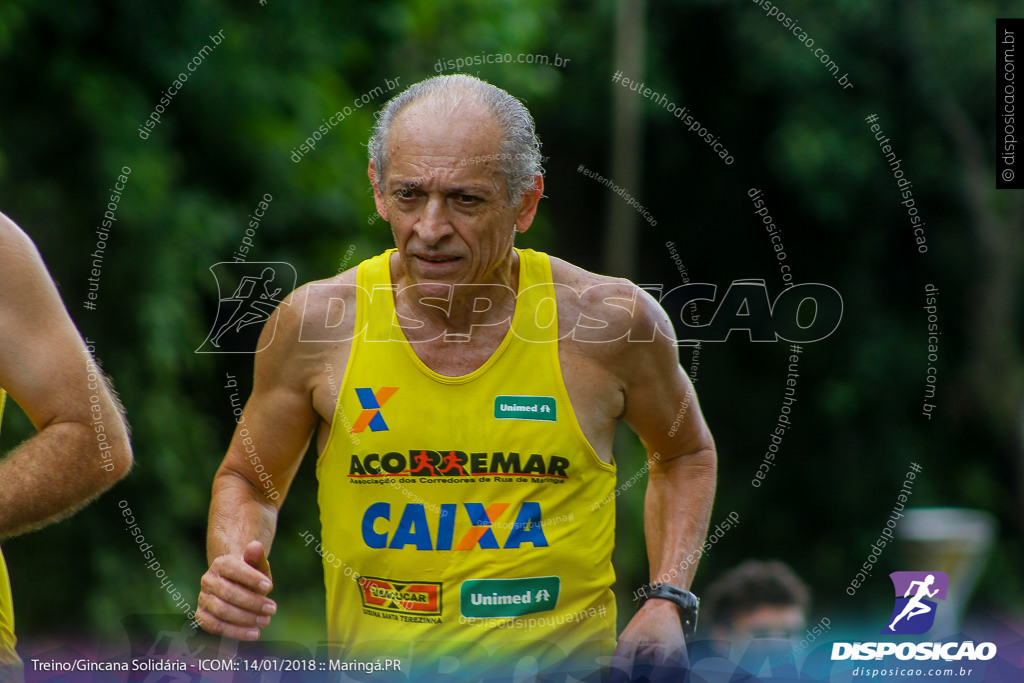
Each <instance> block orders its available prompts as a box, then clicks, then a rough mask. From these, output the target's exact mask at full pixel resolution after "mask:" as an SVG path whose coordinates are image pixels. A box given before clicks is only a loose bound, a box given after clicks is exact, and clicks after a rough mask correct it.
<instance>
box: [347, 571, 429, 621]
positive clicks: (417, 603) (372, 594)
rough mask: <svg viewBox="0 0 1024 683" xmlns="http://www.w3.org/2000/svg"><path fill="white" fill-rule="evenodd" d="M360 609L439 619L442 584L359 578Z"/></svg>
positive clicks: (372, 577) (367, 577)
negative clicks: (361, 603) (361, 602)
mask: <svg viewBox="0 0 1024 683" xmlns="http://www.w3.org/2000/svg"><path fill="white" fill-rule="evenodd" d="M359 588H360V589H361V591H362V597H363V607H364V608H366V609H369V610H375V611H380V612H392V613H394V614H409V615H414V616H421V617H422V616H440V614H441V584H440V583H437V582H433V581H398V580H396V579H382V578H379V577H375V576H361V577H359Z"/></svg>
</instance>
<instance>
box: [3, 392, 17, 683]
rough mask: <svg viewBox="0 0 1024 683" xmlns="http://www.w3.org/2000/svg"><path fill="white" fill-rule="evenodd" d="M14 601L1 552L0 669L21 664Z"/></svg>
mask: <svg viewBox="0 0 1024 683" xmlns="http://www.w3.org/2000/svg"><path fill="white" fill-rule="evenodd" d="M6 400H7V392H5V391H4V390H3V389H0V420H2V419H3V415H4V402H5V401H6ZM15 642H16V640H15V638H14V600H13V599H12V598H11V581H10V579H9V578H8V577H7V564H6V563H5V562H4V555H3V553H2V552H0V667H3V666H5V665H7V664H13V663H15V662H20V661H21V660H20V659H19V658H18V653H17V652H15V650H14V644H15Z"/></svg>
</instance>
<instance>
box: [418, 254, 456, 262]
mask: <svg viewBox="0 0 1024 683" xmlns="http://www.w3.org/2000/svg"><path fill="white" fill-rule="evenodd" d="M416 258H418V259H420V260H421V261H426V262H427V263H450V262H452V261H458V260H459V257H458V256H443V255H440V254H416Z"/></svg>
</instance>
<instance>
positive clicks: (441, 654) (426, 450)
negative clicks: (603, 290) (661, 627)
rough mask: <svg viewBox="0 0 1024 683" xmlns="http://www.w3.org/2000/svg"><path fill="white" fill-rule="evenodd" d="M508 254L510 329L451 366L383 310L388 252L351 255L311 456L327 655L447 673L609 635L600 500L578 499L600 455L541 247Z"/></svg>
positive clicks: (606, 488) (590, 490) (578, 655)
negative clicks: (348, 333)
mask: <svg viewBox="0 0 1024 683" xmlns="http://www.w3.org/2000/svg"><path fill="white" fill-rule="evenodd" d="M516 251H517V253H518V255H519V264H520V265H519V293H518V297H517V305H516V308H515V313H514V315H513V318H512V326H511V329H510V330H509V333H508V334H507V335H506V336H505V338H504V340H503V341H502V343H501V345H500V346H499V347H498V349H497V350H496V351H495V352H494V354H493V355H492V356H491V357H490V358H489V359H488V360H487V362H486V363H484V365H483V366H481V367H480V368H478V369H477V370H475V371H474V372H472V373H470V374H468V375H464V376H461V377H446V376H443V375H439V374H437V373H435V372H433V371H432V370H430V369H429V368H428V367H427V366H426V365H425V364H424V363H423V362H422V361H420V359H419V358H418V357H417V356H416V354H415V351H414V350H413V348H412V345H410V344H409V343H408V341H407V340H406V338H405V336H404V333H403V332H402V329H401V328H400V327H399V326H397V325H394V326H393V325H392V321H394V320H395V319H396V317H395V307H394V295H393V291H394V286H393V285H392V283H391V274H390V266H389V263H390V258H391V256H392V254H393V253H395V250H394V249H392V250H389V251H387V252H385V253H384V254H381V255H378V256H376V257H374V258H372V259H369V260H368V261H365V262H363V263H362V264H360V266H359V270H358V276H357V282H358V286H359V287H361V288H362V290H363V291H364V292H368V293H370V294H369V296H366V295H363V294H360V297H359V303H358V304H357V308H356V319H355V325H356V327H355V329H356V330H359V331H361V333H360V334H357V335H356V337H355V338H354V340H353V342H352V348H351V353H350V358H349V363H348V367H347V369H346V372H345V376H344V380H343V381H342V386H341V393H340V395H339V399H338V405H337V409H336V412H335V416H334V420H333V422H332V428H331V433H330V435H329V437H328V440H327V445H326V446H325V448H324V450H323V452H322V453H321V455H320V458H319V460H318V462H317V477H318V479H319V494H318V499H319V505H320V520H321V525H322V532H321V534H322V548H321V550H322V551H323V557H324V575H325V582H326V587H327V628H328V634H329V638H330V640H331V641H332V645H333V646H334V647H335V648H336V651H337V652H340V653H341V654H342V655H344V656H347V657H353V658H365V659H372V658H375V657H381V658H385V657H390V658H399V659H401V660H402V661H403V667H402V671H403V673H404V672H406V671H409V670H410V668H409V667H411V670H413V671H424V670H430V671H434V672H448V673H451V674H452V675H454V676H456V677H459V676H460V675H461V674H463V673H466V674H469V673H470V672H471V671H479V670H480V668H481V667H483V668H487V667H491V669H492V670H499V671H505V670H511V669H509V667H512V666H515V665H516V664H517V663H519V664H520V665H521V666H527V667H528V668H529V667H531V666H540V667H541V668H542V669H544V668H545V667H549V666H577V667H578V666H584V667H585V666H586V665H588V664H589V666H590V667H594V666H596V659H597V658H598V657H599V656H602V655H608V654H610V653H611V651H612V650H613V649H614V643H615V602H614V597H613V594H612V591H611V585H612V583H613V582H614V580H615V573H614V570H613V568H612V563H611V557H612V547H613V543H614V533H615V506H614V504H608V505H601V506H600V507H598V508H596V510H595V509H593V504H594V503H597V502H600V501H605V500H607V499H609V498H610V497H611V496H612V494H613V491H614V488H615V467H614V465H611V464H608V463H604V462H602V461H601V460H600V458H599V457H598V456H597V454H596V453H595V452H594V449H593V448H592V446H591V445H590V444H589V442H588V441H587V440H586V437H585V436H584V435H583V431H582V429H581V428H580V426H579V423H578V422H577V420H576V416H575V413H574V412H573V408H572V405H571V404H570V402H569V397H568V394H567V392H566V389H565V384H564V382H563V379H562V372H561V366H560V364H559V359H558V343H557V337H558V334H557V330H558V324H557V319H558V318H557V312H556V308H555V290H554V286H553V285H552V284H551V282H552V278H551V265H550V261H549V260H548V257H547V256H546V255H545V254H541V253H538V252H534V251H532V250H518V249H517V250H516ZM453 343H454V342H453ZM531 658H532V659H535V660H536V661H532V659H531ZM524 661H525V664H524ZM452 666H456V667H462V668H456V669H454V670H453V669H451V667H452ZM438 667H440V669H439V668H438ZM474 667H476V668H475V669H474Z"/></svg>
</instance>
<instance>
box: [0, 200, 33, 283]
mask: <svg viewBox="0 0 1024 683" xmlns="http://www.w3.org/2000/svg"><path fill="white" fill-rule="evenodd" d="M0 256H2V257H3V261H4V263H3V267H0V277H2V275H3V274H4V273H7V274H16V275H19V277H18V278H15V280H17V279H20V271H19V270H18V269H23V268H26V267H36V266H38V264H39V263H41V262H42V259H41V258H40V256H39V250H38V249H37V248H36V245H35V243H34V242H33V241H32V239H31V238H30V237H29V236H28V235H27V234H25V232H24V231H23V230H22V229H21V228H19V227H18V226H17V224H15V222H14V221H12V220H11V219H10V218H8V217H7V216H5V215H4V214H3V213H2V212H0Z"/></svg>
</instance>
